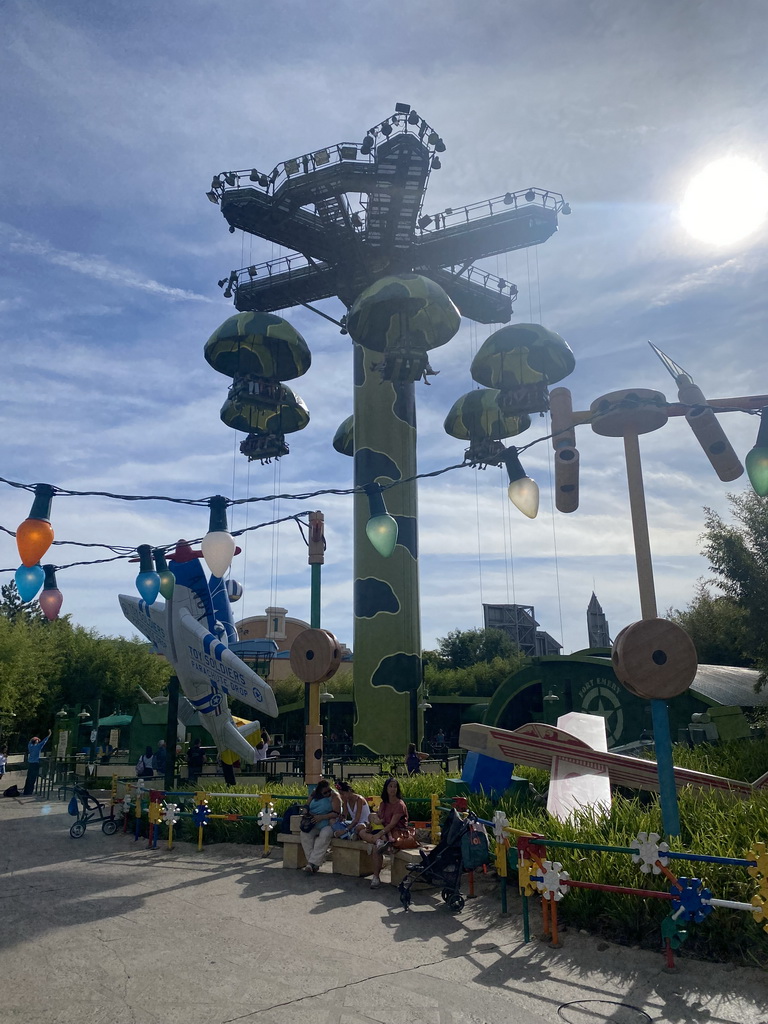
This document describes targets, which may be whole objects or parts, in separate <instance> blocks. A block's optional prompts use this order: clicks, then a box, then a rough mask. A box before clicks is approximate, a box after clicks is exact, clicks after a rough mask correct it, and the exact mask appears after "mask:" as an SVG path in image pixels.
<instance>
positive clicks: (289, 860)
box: [277, 819, 431, 885]
mask: <svg viewBox="0 0 768 1024" xmlns="http://www.w3.org/2000/svg"><path fill="white" fill-rule="evenodd" d="M297 820H298V819H297ZM291 825H293V822H291ZM277 841H278V843H280V844H281V845H282V847H283V867H284V868H288V869H289V870H293V871H296V870H298V869H299V868H303V867H306V864H307V858H306V857H305V855H304V847H303V846H302V845H301V833H300V832H294V831H291V832H281V833H279V835H278V836H277ZM422 849H424V850H430V849H431V847H429V846H426V847H422ZM384 856H385V857H386V856H391V857H392V874H391V882H392V885H399V884H400V882H402V880H403V879H404V878H405V877H406V875H407V874H408V868H409V867H410V866H411V865H417V864H419V863H421V858H420V856H419V851H418V850H391V851H389V853H385V854H384ZM331 866H332V869H333V873H334V874H335V875H351V876H353V877H355V878H361V877H364V876H365V875H371V874H373V862H372V861H371V844H370V843H362V842H358V841H356V840H353V839H332V840H331Z"/></svg>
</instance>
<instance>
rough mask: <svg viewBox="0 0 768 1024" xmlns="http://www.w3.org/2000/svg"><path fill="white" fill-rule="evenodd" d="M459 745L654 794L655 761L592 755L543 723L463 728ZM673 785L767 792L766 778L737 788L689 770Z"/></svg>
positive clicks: (741, 793)
mask: <svg viewBox="0 0 768 1024" xmlns="http://www.w3.org/2000/svg"><path fill="white" fill-rule="evenodd" d="M459 745H460V746H462V747H464V749H465V750H471V751H473V752H475V753H478V754H485V755H486V756H487V757H495V758H496V759H497V760H498V761H511V762H512V764H524V765H528V767H530V768H544V769H546V770H547V771H549V770H550V769H551V767H552V760H553V758H555V757H561V758H564V759H565V760H567V761H569V762H572V763H575V764H577V765H579V766H581V767H582V768H584V769H586V770H587V771H589V772H591V773H593V774H594V775H598V776H600V775H603V776H606V775H607V776H608V778H609V779H610V781H611V785H613V786H627V787H628V788H629V789H649V790H653V791H656V792H658V789H659V776H658V771H657V767H656V762H655V761H646V760H644V759H643V758H641V757H627V756H626V755H624V754H612V753H610V751H608V752H606V751H602V750H595V749H594V748H593V747H591V746H590V745H589V744H588V743H585V742H584V741H583V740H580V739H579V738H578V737H576V736H572V735H571V734H570V733H568V732H566V731H565V730H564V729H558V728H557V727H556V726H554V725H545V724H544V723H542V722H529V723H528V724H527V725H522V726H520V728H519V729H515V730H514V731H513V732H510V731H509V730H507V729H496V728H494V727H493V726H490V725H462V727H461V731H460V732H459ZM674 772H675V785H676V786H677V788H678V789H682V787H683V786H697V787H699V788H700V789H719V790H721V791H723V792H727V793H733V794H734V795H736V796H742V797H746V796H751V795H752V794H753V793H754V792H755V791H756V790H758V789H766V788H768V772H766V773H765V775H761V776H760V778H759V779H757V780H756V781H755V782H739V781H738V780H736V779H726V778H723V777H722V776H720V775H708V774H707V773H706V772H696V771H693V770H691V769H690V768H675V769H674Z"/></svg>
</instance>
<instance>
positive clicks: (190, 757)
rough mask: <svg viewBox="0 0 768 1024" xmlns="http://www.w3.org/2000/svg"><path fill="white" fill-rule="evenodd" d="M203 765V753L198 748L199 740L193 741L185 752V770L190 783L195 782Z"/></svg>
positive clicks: (200, 773)
mask: <svg viewBox="0 0 768 1024" xmlns="http://www.w3.org/2000/svg"><path fill="white" fill-rule="evenodd" d="M204 764H205V751H204V750H203V748H202V747H201V746H200V740H195V742H194V743H193V744H192V746H191V747H190V748H189V750H188V751H187V769H188V776H189V781H190V782H193V783H194V782H197V780H198V778H199V777H200V775H202V772H203V765H204Z"/></svg>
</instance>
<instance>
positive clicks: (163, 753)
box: [152, 740, 168, 776]
mask: <svg viewBox="0 0 768 1024" xmlns="http://www.w3.org/2000/svg"><path fill="white" fill-rule="evenodd" d="M167 764H168V749H167V747H166V745H165V740H160V742H159V743H158V744H157V750H156V751H155V753H154V755H153V757H152V767H153V768H154V770H155V771H156V772H157V774H158V775H161V776H162V775H165V768H166V765H167Z"/></svg>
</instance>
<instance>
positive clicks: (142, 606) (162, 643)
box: [118, 594, 173, 663]
mask: <svg viewBox="0 0 768 1024" xmlns="http://www.w3.org/2000/svg"><path fill="white" fill-rule="evenodd" d="M118 600H119V602H120V607H121V608H122V610H123V615H124V616H125V617H126V619H128V621H129V622H130V623H132V625H134V626H135V627H136V629H138V631H139V632H140V633H143V634H144V636H145V637H146V638H147V640H150V641H151V642H152V644H153V645H154V648H155V650H156V651H157V653H158V654H164V655H165V657H166V658H167V659H168V660H169V661H170V662H171V663H173V653H172V652H173V647H172V644H171V636H170V631H169V629H168V615H167V612H166V607H165V605H161V606H160V607H159V608H156V607H155V606H154V605H148V604H147V602H146V601H142V600H140V599H139V598H138V597H126V595H125V594H120V595H119V597H118Z"/></svg>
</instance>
